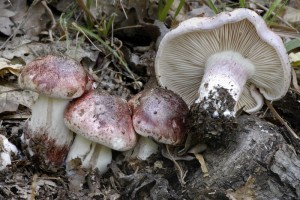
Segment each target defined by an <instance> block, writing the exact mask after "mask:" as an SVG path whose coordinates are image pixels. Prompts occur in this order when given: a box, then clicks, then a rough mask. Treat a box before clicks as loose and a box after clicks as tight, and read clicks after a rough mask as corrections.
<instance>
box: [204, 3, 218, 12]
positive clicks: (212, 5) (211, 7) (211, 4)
mask: <svg viewBox="0 0 300 200" xmlns="http://www.w3.org/2000/svg"><path fill="white" fill-rule="evenodd" d="M206 3H207V5H208V7H210V9H212V10H213V11H214V13H215V14H218V13H219V9H218V8H217V7H216V6H215V4H214V3H213V2H212V0H207V1H206Z"/></svg>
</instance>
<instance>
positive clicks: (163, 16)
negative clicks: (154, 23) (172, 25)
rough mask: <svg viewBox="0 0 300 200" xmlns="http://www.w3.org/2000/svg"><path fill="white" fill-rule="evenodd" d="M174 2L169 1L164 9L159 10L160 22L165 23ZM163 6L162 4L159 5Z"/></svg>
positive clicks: (172, 0)
mask: <svg viewBox="0 0 300 200" xmlns="http://www.w3.org/2000/svg"><path fill="white" fill-rule="evenodd" d="M173 2H174V0H167V2H166V5H165V6H164V7H163V9H158V10H159V12H158V20H159V21H162V22H163V21H165V20H166V17H167V15H168V12H169V10H170V8H171V6H172V4H173ZM159 4H162V3H159Z"/></svg>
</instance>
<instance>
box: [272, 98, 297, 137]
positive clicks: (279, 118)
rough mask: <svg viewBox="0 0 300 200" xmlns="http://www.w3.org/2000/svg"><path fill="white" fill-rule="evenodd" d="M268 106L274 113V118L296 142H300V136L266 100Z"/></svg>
mask: <svg viewBox="0 0 300 200" xmlns="http://www.w3.org/2000/svg"><path fill="white" fill-rule="evenodd" d="M266 104H267V106H268V108H269V109H270V111H271V112H272V114H273V115H274V117H275V118H276V119H277V120H278V121H279V122H280V123H281V124H283V125H284V126H285V127H286V128H287V130H288V131H289V132H290V133H291V134H292V136H293V137H294V138H295V139H296V140H300V138H299V136H298V135H297V134H296V133H295V132H294V130H293V129H292V128H291V127H290V126H289V125H288V124H287V122H286V121H285V120H284V119H283V118H282V117H281V116H280V115H279V114H278V112H277V111H276V110H275V108H274V107H273V105H272V104H271V103H270V102H269V101H267V100H266Z"/></svg>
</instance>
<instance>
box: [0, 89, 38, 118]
mask: <svg viewBox="0 0 300 200" xmlns="http://www.w3.org/2000/svg"><path fill="white" fill-rule="evenodd" d="M37 97H38V94H37V93H34V92H31V91H19V90H17V89H16V88H14V87H10V86H2V85H0V113H2V112H6V111H10V112H15V111H17V110H18V107H19V104H21V105H23V106H26V107H29V108H30V107H31V106H32V105H33V103H34V101H35V100H36V99H37Z"/></svg>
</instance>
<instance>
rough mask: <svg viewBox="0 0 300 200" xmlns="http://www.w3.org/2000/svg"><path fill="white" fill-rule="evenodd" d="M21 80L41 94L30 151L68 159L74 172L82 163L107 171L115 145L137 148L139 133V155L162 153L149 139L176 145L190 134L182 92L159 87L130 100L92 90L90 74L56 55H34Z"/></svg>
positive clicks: (57, 160) (29, 126)
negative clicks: (180, 93)
mask: <svg viewBox="0 0 300 200" xmlns="http://www.w3.org/2000/svg"><path fill="white" fill-rule="evenodd" d="M19 85H20V87H21V88H23V89H28V90H32V91H35V92H38V93H39V98H38V100H37V101H36V102H35V104H34V105H33V107H32V116H31V118H30V119H29V120H28V121H27V123H26V126H25V129H24V134H23V142H24V143H25V144H26V145H27V147H28V148H27V150H28V151H29V153H30V155H31V156H33V155H35V156H39V157H40V158H42V160H43V161H45V163H46V164H51V165H54V166H60V165H62V164H64V163H65V164H66V169H67V172H70V173H72V172H74V170H75V171H76V168H77V166H81V167H83V168H88V169H96V168H97V169H98V171H99V172H100V173H104V172H106V171H107V169H108V164H110V162H111V160H112V151H111V150H112V149H113V150H116V151H128V150H131V149H133V148H134V147H135V146H136V143H137V140H138V139H137V135H136V133H137V134H140V135H142V136H143V137H142V136H141V139H140V140H139V142H138V144H139V145H138V147H136V148H135V151H136V152H138V153H137V154H138V155H137V156H136V157H137V158H140V159H146V158H147V157H149V156H150V155H151V154H152V153H156V152H157V148H158V145H157V144H156V143H155V142H154V141H152V140H150V139H149V138H153V139H154V140H155V141H157V142H161V143H165V144H171V145H178V144H181V143H183V142H184V140H185V138H186V134H185V117H186V115H187V112H188V107H187V105H186V104H185V102H184V101H183V100H182V99H181V97H180V96H178V95H176V94H175V93H174V92H172V91H170V90H166V89H162V88H155V89H151V90H147V91H143V92H141V93H139V94H137V95H136V96H134V97H133V98H132V100H130V102H129V103H128V102H127V101H126V100H123V99H122V98H120V97H117V96H113V95H110V94H108V93H107V92H105V91H102V90H96V89H92V88H91V85H92V80H91V78H90V76H89V75H88V74H87V73H86V72H85V70H84V68H83V67H82V66H81V65H80V64H79V63H77V62H76V61H74V60H73V59H70V58H66V57H60V56H52V55H51V56H46V57H42V58H38V59H37V60H34V61H33V62H31V63H29V64H28V65H26V66H25V67H24V69H23V70H22V72H21V74H20V76H19ZM71 100H72V101H71ZM73 132H74V133H76V136H75V137H74V135H73ZM74 138H75V139H74ZM76 161H80V162H79V165H78V164H76V163H77V162H76ZM74 163H75V164H74Z"/></svg>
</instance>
